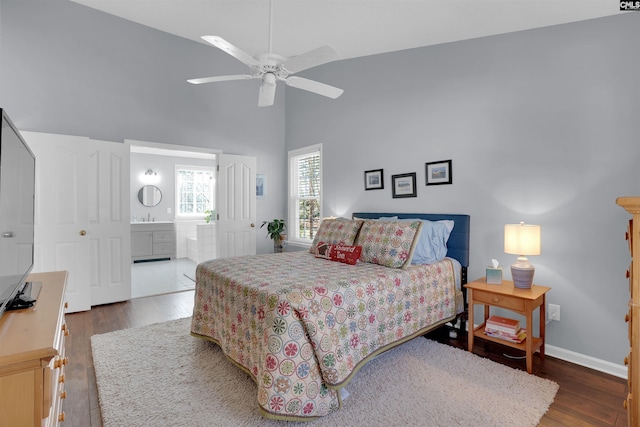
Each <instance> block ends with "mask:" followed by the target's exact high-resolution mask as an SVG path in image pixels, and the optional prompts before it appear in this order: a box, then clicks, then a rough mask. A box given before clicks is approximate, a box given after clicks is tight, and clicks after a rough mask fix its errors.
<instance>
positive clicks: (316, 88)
mask: <svg viewBox="0 0 640 427" xmlns="http://www.w3.org/2000/svg"><path fill="white" fill-rule="evenodd" d="M285 83H286V84H287V86H291V87H295V88H298V89H303V90H308V91H309V92H313V93H317V94H318V95H322V96H326V97H328V98H333V99H336V98H337V97H339V96H340V95H342V92H344V90H342V89H339V88H337V87H333V86H329V85H327V84H324V83H320V82H317V81H315V80H309V79H305V78H303V77H297V76H290V77H288V78H287V79H286V80H285Z"/></svg>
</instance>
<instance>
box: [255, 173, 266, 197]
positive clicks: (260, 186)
mask: <svg viewBox="0 0 640 427" xmlns="http://www.w3.org/2000/svg"><path fill="white" fill-rule="evenodd" d="M266 195H267V176H266V175H264V174H261V173H258V174H256V197H257V198H258V199H262V198H264V197H265V196H266Z"/></svg>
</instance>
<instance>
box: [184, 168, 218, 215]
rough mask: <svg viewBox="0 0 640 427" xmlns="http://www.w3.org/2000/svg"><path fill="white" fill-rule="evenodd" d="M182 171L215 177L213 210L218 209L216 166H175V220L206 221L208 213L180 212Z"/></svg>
mask: <svg viewBox="0 0 640 427" xmlns="http://www.w3.org/2000/svg"><path fill="white" fill-rule="evenodd" d="M181 170H189V171H202V172H209V173H211V176H212V177H213V178H212V179H213V184H212V185H211V210H214V211H215V209H216V180H217V172H216V167H215V166H204V165H188V164H176V165H175V195H174V197H175V206H174V209H175V211H174V212H175V218H176V219H177V220H200V219H202V220H204V218H205V216H206V215H207V214H206V213H204V212H202V213H189V214H184V213H181V212H180V195H179V191H180V190H179V185H178V180H179V172H180V171H181Z"/></svg>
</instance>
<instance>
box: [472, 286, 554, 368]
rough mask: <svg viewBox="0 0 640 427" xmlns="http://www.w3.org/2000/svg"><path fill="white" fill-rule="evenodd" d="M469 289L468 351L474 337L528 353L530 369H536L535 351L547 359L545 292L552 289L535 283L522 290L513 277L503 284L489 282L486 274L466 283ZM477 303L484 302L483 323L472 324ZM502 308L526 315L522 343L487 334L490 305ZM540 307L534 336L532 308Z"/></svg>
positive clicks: (541, 357) (528, 366)
mask: <svg viewBox="0 0 640 427" xmlns="http://www.w3.org/2000/svg"><path fill="white" fill-rule="evenodd" d="M464 286H465V288H467V290H468V292H467V301H468V306H469V322H470V324H469V333H468V334H467V336H468V344H469V351H470V352H473V339H474V337H478V338H482V339H485V340H488V341H493V342H496V343H499V344H502V345H506V346H508V347H513V348H517V349H519V350H523V351H525V352H526V354H527V372H528V373H530V374H531V373H532V372H533V353H534V352H535V351H536V350H540V359H542V360H544V327H545V323H544V322H545V311H546V310H545V307H546V304H545V295H546V293H547V292H548V291H549V290H550V289H551V288H548V287H546V286H538V285H532V286H531V289H519V288H516V287H515V286H513V282H512V281H511V280H503V281H502V285H491V284H487V279H486V277H483V278H481V279H477V280H474V281H473V282H470V283H467V284H466V285H464ZM474 304H482V305H484V322H483V323H482V324H481V325H480V326H478V327H475V328H474V327H473V311H474V310H473V308H474ZM492 306H493V307H500V308H505V309H507V310H511V311H513V312H516V313H518V314H521V315H523V316H525V318H526V322H527V326H526V327H527V338H526V339H525V340H524V341H523V342H522V343H520V344H517V343H512V342H510V341H506V340H501V339H499V338H494V337H491V336H489V335H485V333H484V326H485V324H486V321H487V319H488V318H489V308H490V307H492ZM536 308H540V310H539V314H540V331H539V335H538V336H534V335H533V311H534V310H535V309H536Z"/></svg>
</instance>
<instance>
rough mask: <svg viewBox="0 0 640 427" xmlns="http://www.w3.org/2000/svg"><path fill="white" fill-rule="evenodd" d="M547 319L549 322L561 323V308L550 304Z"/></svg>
mask: <svg viewBox="0 0 640 427" xmlns="http://www.w3.org/2000/svg"><path fill="white" fill-rule="evenodd" d="M547 317H548V318H549V320H556V321H558V322H559V321H560V306H559V305H557V304H549V308H548V310H547Z"/></svg>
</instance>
